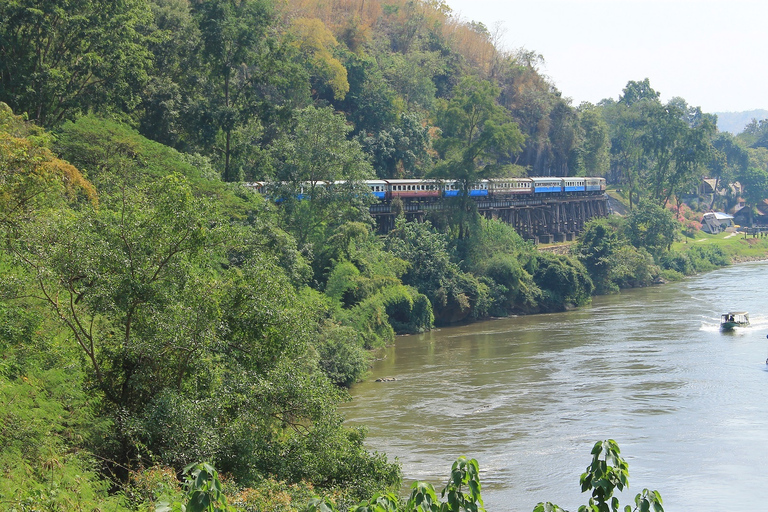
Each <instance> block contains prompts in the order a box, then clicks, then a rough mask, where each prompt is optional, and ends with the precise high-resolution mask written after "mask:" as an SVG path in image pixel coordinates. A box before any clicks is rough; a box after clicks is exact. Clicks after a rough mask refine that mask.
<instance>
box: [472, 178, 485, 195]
mask: <svg viewBox="0 0 768 512" xmlns="http://www.w3.org/2000/svg"><path fill="white" fill-rule="evenodd" d="M488 185H489V182H488V180H480V182H479V183H475V184H474V185H472V187H471V188H470V189H469V197H487V196H488Z"/></svg>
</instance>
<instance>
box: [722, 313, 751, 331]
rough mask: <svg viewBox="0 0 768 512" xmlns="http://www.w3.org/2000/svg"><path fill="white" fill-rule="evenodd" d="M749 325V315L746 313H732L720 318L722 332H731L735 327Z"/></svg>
mask: <svg viewBox="0 0 768 512" xmlns="http://www.w3.org/2000/svg"><path fill="white" fill-rule="evenodd" d="M747 325H749V313H747V312H746V311H731V312H729V313H725V314H724V315H721V316H720V330H722V331H730V330H733V329H734V328H735V327H746V326H747Z"/></svg>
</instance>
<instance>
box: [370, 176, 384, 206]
mask: <svg viewBox="0 0 768 512" xmlns="http://www.w3.org/2000/svg"><path fill="white" fill-rule="evenodd" d="M365 185H366V186H367V187H368V189H369V190H370V191H371V194H373V196H374V197H375V198H376V199H378V200H379V201H383V200H385V199H386V198H387V182H386V181H384V180H365Z"/></svg>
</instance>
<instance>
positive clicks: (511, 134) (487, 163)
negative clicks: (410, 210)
mask: <svg viewBox="0 0 768 512" xmlns="http://www.w3.org/2000/svg"><path fill="white" fill-rule="evenodd" d="M498 96H499V88H498V87H497V86H495V85H493V84H492V83H491V82H488V81H487V80H477V79H476V78H474V77H471V76H468V77H465V78H464V79H463V80H462V81H461V83H460V84H459V85H458V86H456V88H454V96H453V98H451V99H450V100H448V101H442V102H440V105H439V108H438V111H437V125H438V126H439V127H440V128H441V129H442V136H441V137H440V138H439V139H437V140H436V141H435V143H434V145H435V148H436V149H437V150H438V152H439V154H440V156H441V157H442V158H443V162H442V163H440V164H438V165H437V166H435V169H434V171H433V176H435V177H437V178H446V179H454V180H456V181H457V182H459V184H460V185H461V192H460V197H459V205H460V210H461V212H462V214H469V215H470V216H473V214H474V212H475V208H476V206H475V203H474V202H473V201H471V200H470V198H469V191H470V190H471V188H472V186H473V185H475V184H476V183H477V182H478V181H479V180H481V179H483V178H488V177H494V176H501V175H502V174H503V173H505V172H506V171H507V170H508V166H507V164H506V163H507V162H509V161H511V160H512V159H513V157H514V155H515V154H517V153H518V152H519V151H521V150H522V144H523V142H524V141H525V137H524V136H523V134H522V133H521V132H520V129H519V128H518V126H517V124H516V123H515V122H514V121H513V120H512V117H511V115H510V113H509V111H507V110H506V109H505V108H504V107H501V106H500V105H498V104H497V103H496V99H497V98H498ZM467 227H468V225H467V224H466V223H464V222H461V223H460V225H459V238H464V237H465V236H466V235H467V234H468V233H466V232H465V230H466V228H467Z"/></svg>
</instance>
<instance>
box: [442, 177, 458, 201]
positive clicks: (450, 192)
mask: <svg viewBox="0 0 768 512" xmlns="http://www.w3.org/2000/svg"><path fill="white" fill-rule="evenodd" d="M459 190H461V185H459V183H458V182H456V181H454V180H447V181H444V182H443V197H457V196H458V195H459Z"/></svg>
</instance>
